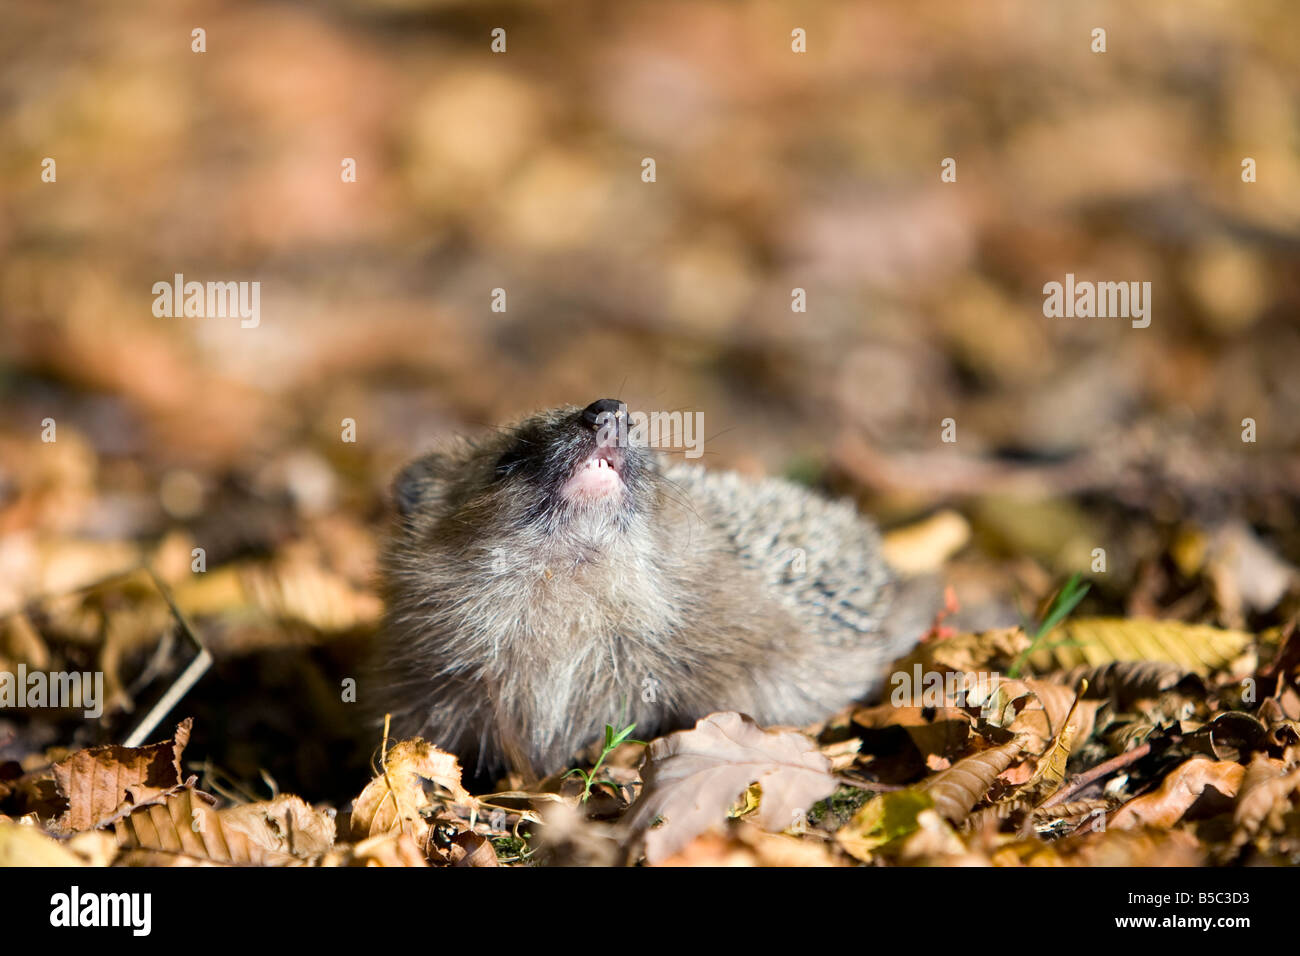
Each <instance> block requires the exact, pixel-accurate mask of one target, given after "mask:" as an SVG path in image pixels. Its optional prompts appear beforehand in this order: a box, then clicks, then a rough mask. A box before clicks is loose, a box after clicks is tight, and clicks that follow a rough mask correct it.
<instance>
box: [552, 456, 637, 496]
mask: <svg viewBox="0 0 1300 956" xmlns="http://www.w3.org/2000/svg"><path fill="white" fill-rule="evenodd" d="M625 463H626V456H625V455H624V453H623V450H622V449H621V448H616V447H602V448H597V449H596V450H595V451H593V452H592V453H591V454H589V455H587V456H586V457H585V458H583V459H582V460H581V461H579V462H578V465H577V467H576V468H574V469H573V474H572V475H570V476H569V479H568V480H567V481H566V482H565V483H564V485H563V487H561V489H560V493H561V494H562V495H564V497H565V498H568V499H569V500H570V501H600V500H602V499H605V498H612V497H616V496H618V495H620V494H622V492H623V488H624V484H623V469H624V465H625Z"/></svg>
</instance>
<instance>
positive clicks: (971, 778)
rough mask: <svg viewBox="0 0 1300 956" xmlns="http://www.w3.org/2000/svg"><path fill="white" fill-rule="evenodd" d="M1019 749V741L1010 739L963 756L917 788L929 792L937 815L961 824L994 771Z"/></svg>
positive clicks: (1008, 763) (989, 783) (993, 777)
mask: <svg viewBox="0 0 1300 956" xmlns="http://www.w3.org/2000/svg"><path fill="white" fill-rule="evenodd" d="M1021 750H1022V747H1021V744H1020V741H1019V740H1012V741H1010V742H1008V743H1005V744H1003V745H1002V746H1000V747H993V748H991V749H989V750H984V751H981V752H980V753H977V754H972V755H971V756H969V757H964V758H962V759H961V760H958V761H957V762H956V763H955V764H953V765H952V766H951V767H949V768H948V769H947V770H944V771H942V772H941V773H938V774H936V775H935V776H933V777H931V778H929V779H928V780H925V781H924V782H922V783H921V785H920V787H919V789H921V790H923V791H925V792H926V793H928V794H929V795H930V799H932V800H933V801H934V809H935V810H936V811H937V812H938V813H939V816H941V817H943V818H944V819H945V820H947V821H948V822H950V823H961V822H962V821H963V820H965V819H966V817H967V815H968V814H969V813H970V811H971V808H972V807H974V806H975V804H976V803H978V802H979V800H980V798H981V797H983V796H984V795H985V794H986V793H988V792H989V788H990V787H992V786H993V781H994V780H996V779H997V777H998V774H1000V773H1002V771H1004V770H1006V769H1007V767H1009V766H1011V763H1012V761H1014V760H1015V759H1016V758H1017V757H1018V756H1020V753H1021Z"/></svg>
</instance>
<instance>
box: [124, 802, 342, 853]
mask: <svg viewBox="0 0 1300 956" xmlns="http://www.w3.org/2000/svg"><path fill="white" fill-rule="evenodd" d="M213 802H214V801H213V798H212V797H210V796H209V795H208V794H205V793H203V792H202V791H199V790H194V789H193V788H190V787H186V788H182V789H181V790H179V791H177V792H176V793H173V794H171V795H169V796H168V797H167V798H166V800H165V801H164V802H163V803H159V804H155V805H153V806H150V807H145V808H143V809H140V810H136V811H135V812H133V813H132V814H130V815H129V816H127V817H125V818H123V819H121V820H118V821H117V822H116V823H115V824H114V826H115V829H116V831H117V839H118V843H119V844H120V845H121V846H122V847H123V848H125V849H137V848H138V849H144V850H159V851H164V852H166V853H173V854H183V855H185V856H188V857H194V858H197V859H202V860H207V861H211V862H214V863H236V864H249V863H252V864H261V865H277V864H284V863H297V862H300V861H301V860H302V859H305V858H309V857H314V856H317V855H319V854H321V853H324V852H325V851H326V850H328V849H329V848H330V847H331V846H332V845H333V843H334V820H333V819H332V818H331V817H330V816H329V814H328V813H325V812H323V811H319V810H314V809H312V808H311V807H310V806H308V805H307V804H306V803H305V802H304V801H303V800H302V799H301V798H300V797H296V796H293V795H291V794H284V795H281V796H279V797H276V798H275V799H274V800H268V801H264V802H261V803H249V804H243V805H240V806H236V807H230V808H228V809H225V810H216V809H215V808H214V807H213Z"/></svg>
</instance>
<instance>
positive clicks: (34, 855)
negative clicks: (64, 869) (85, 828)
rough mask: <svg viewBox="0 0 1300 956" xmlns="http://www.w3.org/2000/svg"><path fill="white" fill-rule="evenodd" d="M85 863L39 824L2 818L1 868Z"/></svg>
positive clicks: (0, 841)
mask: <svg viewBox="0 0 1300 956" xmlns="http://www.w3.org/2000/svg"><path fill="white" fill-rule="evenodd" d="M85 865H86V864H85V862H84V861H83V860H82V859H81V858H80V857H79V856H77V855H76V854H75V853H73V852H72V851H71V850H69V849H68V848H67V847H65V846H64V845H63V844H62V843H60V842H59V841H58V840H56V839H54V837H52V836H50V835H49V834H48V833H46V832H45V831H44V830H42V829H41V828H40V827H36V826H28V825H27V824H23V823H18V822H17V821H16V820H0V867H11V866H85Z"/></svg>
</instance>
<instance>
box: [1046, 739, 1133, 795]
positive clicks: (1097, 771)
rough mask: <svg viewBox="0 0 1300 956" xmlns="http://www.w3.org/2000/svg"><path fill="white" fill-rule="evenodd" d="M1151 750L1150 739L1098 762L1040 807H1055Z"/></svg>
mask: <svg viewBox="0 0 1300 956" xmlns="http://www.w3.org/2000/svg"><path fill="white" fill-rule="evenodd" d="M1150 752H1151V741H1149V740H1148V741H1147V742H1146V743H1144V744H1143V745H1142V746H1141V747H1134V748H1133V749H1132V750H1129V751H1127V752H1126V753H1122V754H1120V755H1119V756H1118V757H1111V758H1110V759H1109V760H1107V761H1104V762H1102V763H1099V764H1097V766H1095V767H1093V768H1092V769H1091V770H1088V771H1085V772H1084V773H1081V774H1079V775H1078V776H1077V777H1075V778H1074V779H1073V780H1071V781H1070V784H1069V786H1066V787H1062V788H1061V789H1060V790H1058V791H1056V793H1054V794H1052V795H1051V796H1050V797H1048V798H1047V799H1046V800H1044V801H1043V803H1042V806H1040V807H1039V808H1038V809H1040V810H1046V809H1047V808H1048V807H1054V806H1056V805H1057V804H1058V803H1064V802H1065V801H1066V800H1067V799H1068V798H1070V797H1072V796H1074V795H1075V794H1076V793H1078V792H1079V791H1080V790H1082V789H1083V788H1084V787H1086V786H1088V785H1089V784H1091V783H1095V782H1096V781H1097V780H1100V779H1101V778H1102V777H1105V776H1107V775H1108V774H1111V773H1114V772H1115V771H1116V770H1119V769H1120V768H1121V767H1127V766H1128V765H1129V764H1132V763H1137V762H1138V761H1139V760H1141V759H1142V758H1143V757H1145V756H1146V755H1147V754H1149V753H1150Z"/></svg>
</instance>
